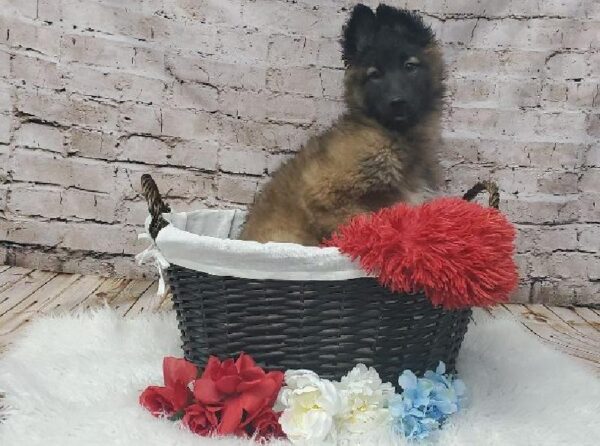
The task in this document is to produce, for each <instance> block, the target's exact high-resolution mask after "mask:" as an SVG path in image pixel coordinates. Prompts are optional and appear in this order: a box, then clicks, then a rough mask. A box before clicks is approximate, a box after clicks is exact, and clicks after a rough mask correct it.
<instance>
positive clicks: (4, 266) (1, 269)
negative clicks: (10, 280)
mask: <svg viewBox="0 0 600 446" xmlns="http://www.w3.org/2000/svg"><path fill="white" fill-rule="evenodd" d="M8 268H10V265H0V273H1V272H4V271H6V270H7V269H8Z"/></svg>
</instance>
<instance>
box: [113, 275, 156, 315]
mask: <svg viewBox="0 0 600 446" xmlns="http://www.w3.org/2000/svg"><path fill="white" fill-rule="evenodd" d="M152 282H153V281H152V280H133V281H131V282H130V283H129V284H128V285H127V286H126V287H125V288H124V289H123V291H121V292H120V293H119V294H118V295H117V296H115V298H114V299H112V300H111V301H110V302H109V305H110V307H111V308H112V309H113V310H115V311H116V312H117V314H119V315H121V316H125V314H127V312H128V311H129V309H130V308H131V307H133V305H134V304H135V303H136V301H137V300H138V299H139V298H140V296H141V295H142V294H144V293H145V292H146V291H147V290H148V288H150V287H151V286H152Z"/></svg>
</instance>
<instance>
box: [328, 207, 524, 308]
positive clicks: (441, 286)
mask: <svg viewBox="0 0 600 446" xmlns="http://www.w3.org/2000/svg"><path fill="white" fill-rule="evenodd" d="M514 239H515V229H514V227H513V226H512V224H511V223H510V222H509V221H508V220H507V219H506V218H505V217H504V216H503V215H502V214H501V213H500V212H499V211H497V210H496V209H492V208H487V207H483V206H480V205H478V204H476V203H469V202H467V201H464V200H461V199H458V198H440V199H436V200H433V201H431V202H429V203H426V204H424V205H421V206H417V207H412V206H409V205H406V204H399V205H396V206H394V207H390V208H385V209H382V210H381V211H379V212H377V213H373V214H363V215H359V216H357V217H355V218H354V219H352V220H351V221H350V222H349V223H348V224H346V225H344V226H341V227H340V228H339V229H338V231H337V232H336V233H335V234H334V235H333V236H332V238H331V239H330V240H328V241H326V242H325V244H326V245H327V246H337V247H338V248H339V249H340V250H341V251H342V252H344V253H346V254H348V255H350V256H351V257H352V258H353V259H357V258H358V259H360V264H361V266H362V267H363V268H364V269H365V270H366V271H368V272H369V273H371V274H376V275H378V277H379V281H380V282H381V283H382V284H383V285H385V286H387V287H389V288H390V289H392V290H393V291H400V292H406V293H410V292H415V291H424V292H425V294H426V295H427V296H428V297H429V299H430V300H431V302H432V303H433V304H434V305H436V306H438V305H440V306H442V307H444V308H448V309H451V308H463V307H470V306H482V307H485V306H490V305H494V304H497V303H500V302H506V301H507V300H508V295H509V293H510V292H511V291H512V290H514V289H515V287H516V285H517V281H518V273H517V267H516V265H515V262H514V259H513V251H514Z"/></svg>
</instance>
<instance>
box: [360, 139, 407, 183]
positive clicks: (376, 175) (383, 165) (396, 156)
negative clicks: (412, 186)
mask: <svg viewBox="0 0 600 446" xmlns="http://www.w3.org/2000/svg"><path fill="white" fill-rule="evenodd" d="M409 164H410V162H409V160H408V157H407V156H406V155H405V154H403V153H402V151H401V150H399V149H398V148H397V147H395V146H389V147H385V148H382V149H379V150H375V151H373V152H371V153H369V154H366V155H365V156H364V157H363V158H362V160H361V161H360V163H359V165H358V168H359V170H360V176H361V177H362V178H363V181H366V182H367V183H369V184H371V185H372V186H373V187H377V186H381V187H382V188H386V189H396V188H399V187H404V185H405V184H406V181H407V175H408V172H407V170H408V167H409Z"/></svg>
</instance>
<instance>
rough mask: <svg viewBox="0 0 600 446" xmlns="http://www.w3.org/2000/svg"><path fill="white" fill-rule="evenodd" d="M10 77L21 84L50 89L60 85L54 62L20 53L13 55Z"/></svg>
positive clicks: (59, 77)
mask: <svg viewBox="0 0 600 446" xmlns="http://www.w3.org/2000/svg"><path fill="white" fill-rule="evenodd" d="M12 78H13V79H14V80H15V81H19V83H20V84H22V85H30V86H35V87H42V88H51V89H59V88H61V87H62V78H61V75H60V73H59V72H58V69H57V64H56V62H54V61H49V60H44V59H41V58H38V57H32V56H25V55H22V54H15V55H14V56H13V60H12Z"/></svg>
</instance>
